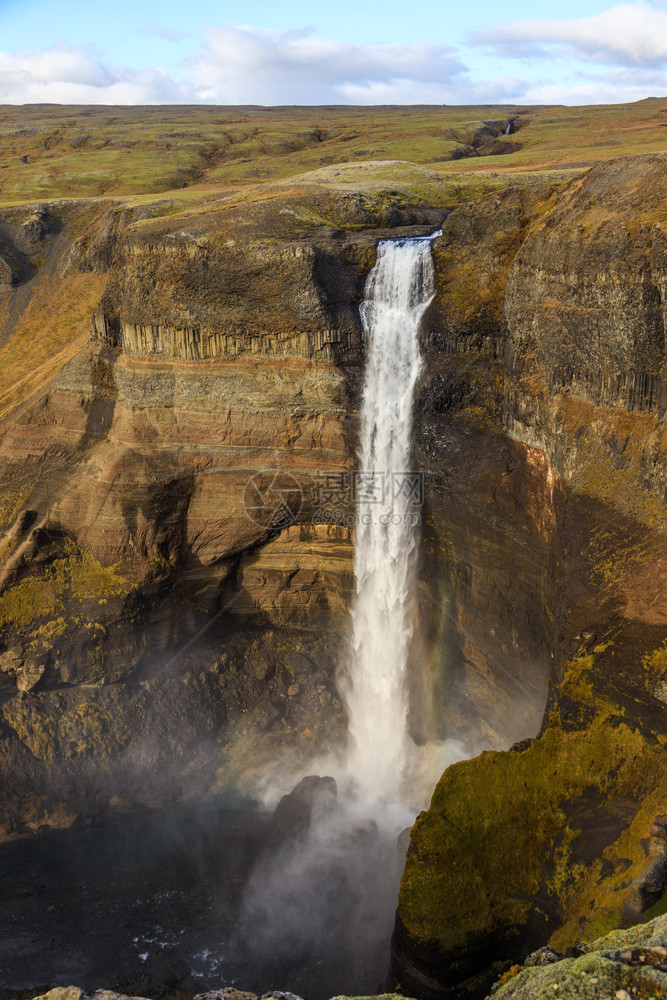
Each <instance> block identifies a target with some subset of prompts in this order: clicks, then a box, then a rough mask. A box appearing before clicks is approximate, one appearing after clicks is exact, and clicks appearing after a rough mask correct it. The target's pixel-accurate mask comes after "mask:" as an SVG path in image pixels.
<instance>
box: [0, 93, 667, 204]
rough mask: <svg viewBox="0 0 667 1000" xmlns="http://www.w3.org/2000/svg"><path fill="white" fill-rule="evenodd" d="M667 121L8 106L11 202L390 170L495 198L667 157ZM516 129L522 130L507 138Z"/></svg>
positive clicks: (652, 115)
mask: <svg viewBox="0 0 667 1000" xmlns="http://www.w3.org/2000/svg"><path fill="white" fill-rule="evenodd" d="M666 116H667V100H665V99H650V100H646V101H641V102H638V103H636V104H630V105H613V106H602V107H584V108H560V107H531V108H518V107H515V106H486V107H481V106H480V107H449V106H415V107H368V108H359V107H290V108H280V107H278V108H259V107H250V106H248V107H231V106H225V107H205V106H195V107H187V106H178V107H166V106H157V107H131V108H113V107H85V106H81V107H66V106H58V105H33V106H25V107H3V108H0V203H3V204H16V203H22V202H26V201H37V200H44V199H56V198H79V197H101V196H109V195H112V196H130V197H136V196H141V195H155V194H159V193H162V192H178V191H184V190H185V191H187V190H188V189H190V188H193V187H194V188H195V189H199V190H200V191H201V193H202V195H206V194H207V195H209V196H210V195H212V194H214V193H215V192H220V191H226V190H230V189H238V188H247V187H255V186H257V185H262V184H264V183H266V182H267V181H273V182H275V181H280V180H285V179H288V178H294V177H297V176H299V175H301V174H304V173H307V172H309V171H313V170H320V169H321V168H327V167H332V166H335V165H352V166H355V165H358V164H361V163H367V162H368V161H387V160H391V161H396V160H402V161H408V162H410V163H412V164H418V165H422V166H425V167H429V168H431V170H433V171H435V172H436V173H438V174H440V175H443V176H445V177H446V178H447V179H448V180H451V175H452V174H456V175H464V176H466V177H467V178H470V175H476V176H477V178H478V179H477V181H476V185H477V188H485V187H486V186H487V179H489V178H490V180H491V181H493V180H494V178H493V175H494V174H496V175H498V174H500V175H506V174H507V173H510V174H515V173H517V174H521V173H538V174H545V173H546V174H549V175H552V174H554V173H555V174H556V175H558V174H560V175H571V174H572V173H573V172H577V171H580V170H582V169H585V167H586V166H587V165H590V163H592V162H595V161H597V160H600V159H605V158H607V157H609V156H615V155H623V154H627V153H638V152H653V151H657V150H663V149H665V148H666V144H667V133H665V131H664V126H665V125H667V120H665V119H666ZM510 119H517V120H518V122H519V123H520V127H519V129H518V130H517V132H516V133H515V134H514V135H512V136H508V137H505V136H504V135H503V132H504V128H505V125H506V123H507V122H508V121H509V120H510ZM497 148H505V149H512V150H514V151H513V152H509V153H507V154H506V155H498V154H497V153H495V152H494V151H495V150H496V149H497ZM489 151H491V152H494V155H485V154H486V153H488V152H489ZM467 182H468V181H467ZM498 183H499V181H498V179H497V177H496V178H495V184H496V185H498Z"/></svg>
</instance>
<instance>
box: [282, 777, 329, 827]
mask: <svg viewBox="0 0 667 1000" xmlns="http://www.w3.org/2000/svg"><path fill="white" fill-rule="evenodd" d="M337 797H338V790H337V788H336V782H335V780H334V779H333V778H330V777H325V778H320V777H319V776H318V775H316V774H310V775H308V776H307V777H306V778H302V779H301V781H300V782H299V784H298V785H296V787H295V788H293V789H292V791H291V792H289V794H288V795H283V797H282V799H281V800H280V802H279V803H278V805H277V807H276V811H275V813H274V816H273V819H274V823H275V826H276V829H277V830H278V831H279V832H280V833H283V834H286V835H287V836H295V835H296V834H298V833H301V832H302V831H303V830H306V829H308V827H309V826H310V823H311V820H312V818H313V815H322V813H326V812H329V811H330V810H331V809H332V808H333V807H334V806H335V804H336V800H337Z"/></svg>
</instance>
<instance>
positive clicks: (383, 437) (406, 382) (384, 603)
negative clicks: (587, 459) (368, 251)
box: [341, 234, 438, 802]
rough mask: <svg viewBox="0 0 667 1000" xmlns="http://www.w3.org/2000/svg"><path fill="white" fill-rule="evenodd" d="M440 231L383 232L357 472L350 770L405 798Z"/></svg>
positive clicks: (369, 321)
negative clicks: (423, 384) (421, 420)
mask: <svg viewBox="0 0 667 1000" xmlns="http://www.w3.org/2000/svg"><path fill="white" fill-rule="evenodd" d="M436 235H438V234H436ZM431 239H432V237H426V238H419V239H404V240H383V241H381V242H380V244H379V247H378V257H377V263H376V264H375V267H374V268H373V270H372V271H371V273H370V275H369V277H368V281H367V283H366V289H365V301H364V303H363V305H362V307H361V318H362V323H363V328H364V332H365V335H366V344H367V362H366V377H365V384H364V391H363V401H362V408H361V432H360V444H359V454H358V460H359V471H358V472H357V473H355V487H356V512H357V519H356V520H357V527H356V544H355V559H354V571H355V578H356V592H355V595H354V599H353V602H352V609H351V615H352V653H351V662H350V664H349V666H348V671H347V673H346V675H345V677H344V679H343V682H342V684H341V689H342V694H343V698H344V700H345V704H346V708H347V713H348V723H349V746H348V752H347V771H348V774H349V775H350V777H351V779H352V781H353V783H354V785H355V786H356V788H357V791H358V794H359V795H360V797H361V798H363V799H365V800H366V801H377V802H380V801H385V802H388V801H390V800H396V799H397V798H400V796H401V784H402V782H403V781H404V780H405V778H406V776H407V775H406V770H407V766H408V760H409V756H410V750H411V747H412V741H411V740H410V737H409V733H408V701H407V688H406V668H407V662H408V651H409V646H410V639H411V636H412V631H413V617H414V582H415V569H416V556H417V548H418V523H419V517H420V500H421V482H420V477H419V473H416V472H414V470H413V465H412V448H413V409H414V389H415V385H416V382H417V377H418V375H419V372H420V369H421V364H422V362H421V357H420V353H419V341H418V331H419V324H420V322H421V319H422V316H423V314H424V312H425V310H426V309H427V307H428V305H429V303H430V302H431V300H432V298H433V294H434V284H433V263H432V260H431V244H430V240H431Z"/></svg>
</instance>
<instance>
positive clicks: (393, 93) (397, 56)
mask: <svg viewBox="0 0 667 1000" xmlns="http://www.w3.org/2000/svg"><path fill="white" fill-rule="evenodd" d="M666 92H667V0H630V2H622V3H616V4H613V3H609V2H604V0H579V2H575V0H561V2H560V3H559V4H558V6H556V5H555V4H546V3H539V2H532V3H530V2H527V0H507V2H505V3H504V4H503V5H498V4H497V3H490V2H476V3H465V2H462V0H459V2H456V3H454V2H451V0H445V2H443V0H440V2H434V0H420V2H419V3H414V2H413V3H410V0H401V2H399V0H384V2H377V0H368V2H366V3H363V4H359V0H356V2H353V0H338V2H337V3H335V4H333V3H328V4H326V5H324V4H323V5H317V6H312V5H307V4H304V3H297V2H294V0H282V2H281V3H276V2H275V0H273V2H268V0H245V2H243V0H220V2H211V0H197V3H191V4H187V3H184V2H183V0H179V2H178V3H177V2H175V0H162V2H158V0H145V2H137V0H135V2H132V0H114V2H111V3H107V4H99V3H97V2H95V0H87V2H85V3H84V2H82V0H62V2H61V3H59V4H56V3H54V2H53V0H48V2H47V0H0V103H13V104H19V103H28V102H37V101H53V102H62V103H107V104H119V103H127V104H137V103H191V102H192V103H195V102H206V103H218V104H225V103H257V104H282V103H285V104H321V103H341V104H342V103H358V104H369V103H434V104H443V103H447V104H458V103H501V102H506V103H563V104H582V103H611V102H624V101H632V100H638V99H641V98H642V97H648V96H654V95H662V94H665V93H666Z"/></svg>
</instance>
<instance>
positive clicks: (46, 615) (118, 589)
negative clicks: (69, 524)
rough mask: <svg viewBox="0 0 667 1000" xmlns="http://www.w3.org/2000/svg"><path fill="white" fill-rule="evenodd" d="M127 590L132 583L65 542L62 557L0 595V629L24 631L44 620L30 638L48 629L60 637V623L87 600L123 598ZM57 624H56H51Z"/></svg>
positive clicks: (97, 600)
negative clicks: (41, 571) (9, 628)
mask: <svg viewBox="0 0 667 1000" xmlns="http://www.w3.org/2000/svg"><path fill="white" fill-rule="evenodd" d="M131 589H132V584H131V583H130V582H129V581H128V580H126V579H124V578H123V577H122V576H120V575H119V574H118V573H117V572H116V571H115V570H114V569H113V568H112V567H106V566H102V564H101V563H99V562H98V561H97V559H95V557H94V556H93V555H91V554H90V552H86V551H84V550H83V549H80V548H79V547H78V546H76V545H75V544H74V543H71V542H68V543H67V544H66V546H65V551H64V554H63V556H62V557H61V558H58V559H56V560H54V562H53V563H52V564H50V565H49V566H48V567H47V568H46V569H45V570H44V572H43V573H42V574H41V575H40V576H31V577H28V578H27V579H25V580H23V581H21V583H18V584H15V585H14V586H13V587H10V588H9V589H8V590H6V591H5V592H4V594H2V595H1V596H0V627H7V626H10V627H13V628H17V629H25V627H26V626H30V625H35V624H36V623H38V622H40V619H47V621H45V622H43V623H41V624H40V625H39V627H38V629H33V630H32V635H33V637H35V633H39V635H40V636H41V635H42V632H43V633H44V635H46V632H48V631H49V630H51V631H52V632H53V634H54V635H61V634H62V633H63V632H64V631H65V628H64V627H62V622H63V621H65V620H66V619H67V618H68V617H71V615H72V614H75V613H76V609H77V607H80V606H81V605H82V604H84V603H85V602H88V601H95V602H97V603H99V602H100V601H101V600H108V599H109V598H112V597H123V596H125V595H126V594H128V593H129V592H130V590H131ZM58 622H60V625H58V624H55V625H54V624H53V623H58ZM65 627H66V626H65ZM54 629H55V631H53V630H54ZM40 630H41V631H40ZM44 630H46V631H44Z"/></svg>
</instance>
